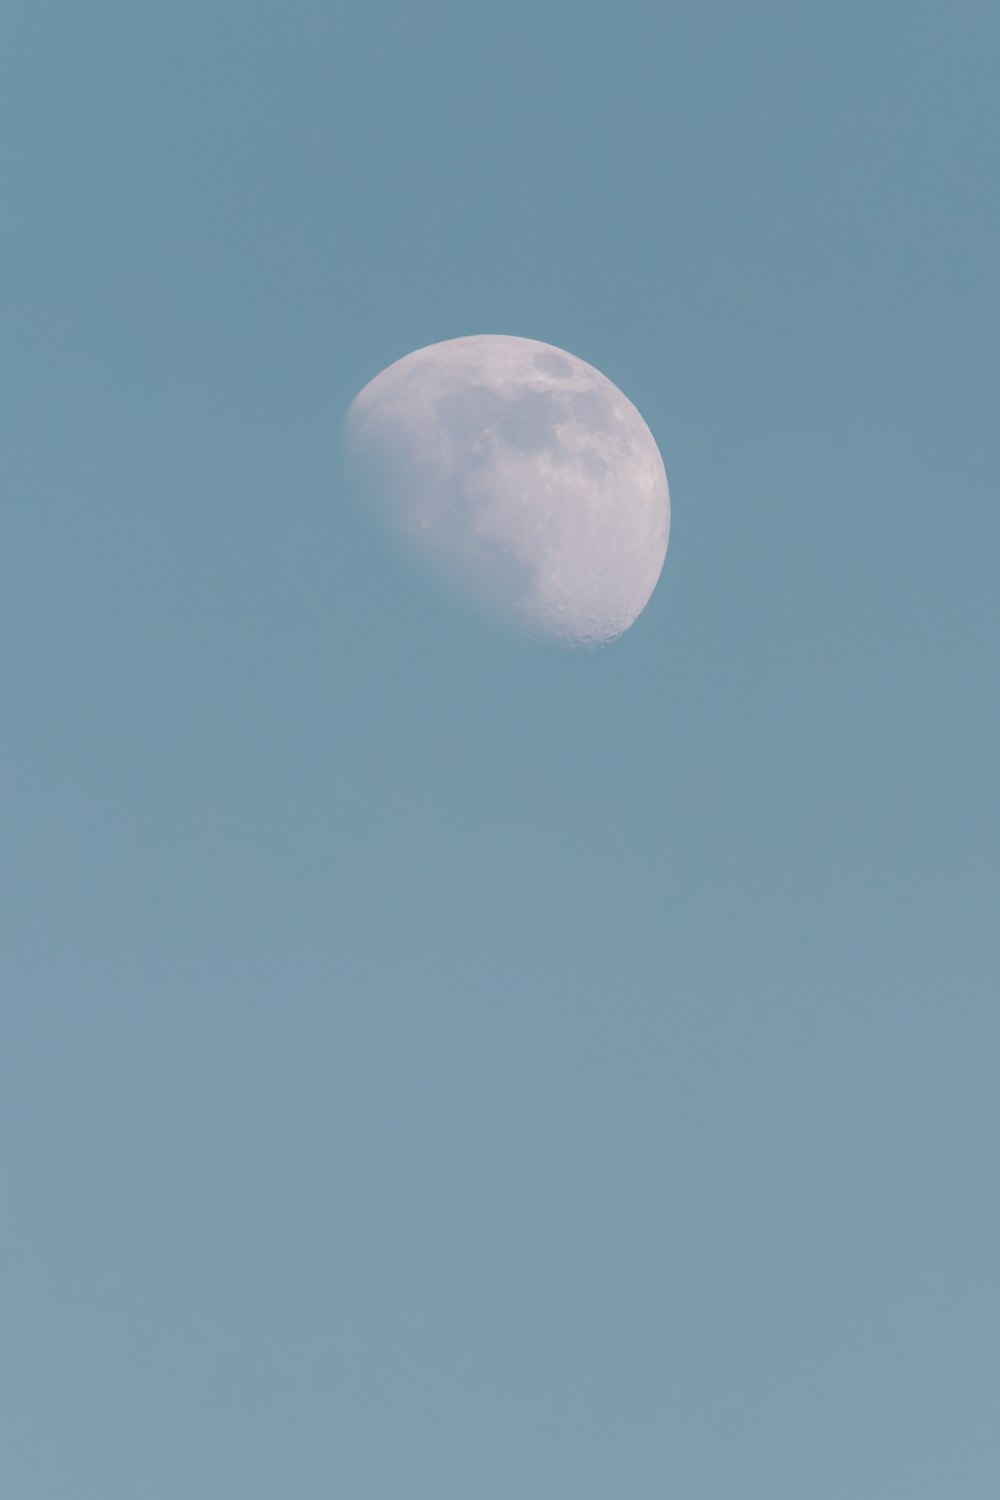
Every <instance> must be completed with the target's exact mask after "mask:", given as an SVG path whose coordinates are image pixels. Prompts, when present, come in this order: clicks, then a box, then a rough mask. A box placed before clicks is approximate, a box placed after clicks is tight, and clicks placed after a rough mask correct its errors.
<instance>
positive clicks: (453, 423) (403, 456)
mask: <svg viewBox="0 0 1000 1500" xmlns="http://www.w3.org/2000/svg"><path fill="white" fill-rule="evenodd" d="M344 440H345V448H346V455H347V472H348V476H349V477H350V478H351V480H352V481H353V482H355V483H356V484H357V485H358V486H359V488H361V489H362V490H363V491H364V492H365V493H366V495H367V496H368V498H369V499H370V501H371V502H372V503H373V504H374V506H375V508H376V510H377V512H378V514H379V516H380V517H381V519H382V521H383V522H384V523H385V524H386V525H387V527H388V528H389V530H390V532H391V533H392V534H393V535H394V536H395V537H396V538H397V540H399V541H401V542H402V543H403V544H404V545H405V547H406V548H407V550H408V551H409V552H410V553H411V554H412V555H413V556H414V557H415V558H416V559H417V560H418V561H419V562H420V563H421V564H422V565H423V566H424V567H425V568H426V569H428V570H430V571H431V572H433V573H434V574H436V575H437V576H439V577H440V578H442V579H444V580H445V581H446V583H447V584H448V585H449V586H450V588H451V589H452V590H454V591H457V592H458V593H460V594H461V595H463V596H464V597H465V598H466V599H467V600H468V601H469V602H471V603H473V604H474V605H476V606H477V607H479V608H480V609H484V610H486V611H487V612H488V613H490V614H491V615H493V616H494V617H495V618H497V619H499V620H501V621H502V622H504V623H505V624H507V625H510V626H513V627H514V628H515V629H516V630H518V631H520V632H522V633H524V634H526V635H528V636H532V637H534V638H536V639H540V640H544V641H549V642H552V643H554V644H561V645H569V646H574V645H587V646H597V645H601V644H603V643H604V642H606V641H611V640H614V639H615V638H616V637H617V636H620V635H621V634H622V632H623V631H625V630H627V629H628V627H629V626H630V625H631V624H632V622H633V621H634V620H635V619H636V617H637V616H638V615H639V614H640V613H641V611H642V610H643V608H644V607H645V605H646V603H647V601H648V599H649V596H650V595H651V594H652V592H653V589H654V588H655V586H656V581H657V579H658V578H659V576H660V570H661V568H662V567H663V559H664V557H665V555H666V550H667V536H668V532H669V527H670V495H669V491H668V489H667V476H666V473H665V472H664V468H663V460H662V459H661V458H660V454H659V450H658V448H657V446H656V443H655V442H654V440H653V436H652V434H651V433H650V431H649V428H648V427H647V426H646V424H645V422H644V421H643V420H642V417H641V416H640V415H639V413H638V412H637V411H636V409H635V407H634V406H633V405H632V403H631V401H629V400H628V398H627V397H626V396H624V395H623V394H622V392H621V391H620V390H619V389H618V388H617V386H615V385H612V383H611V381H610V380H608V379H607V378H606V377H605V376H604V375H602V374H601V373H600V371H599V370H595V369H594V368H593V366H592V365H588V364H585V363H584V361H583V360H582V359H577V358H576V356H575V355H573V354H567V353H566V351H565V350H564V349H556V348H554V347H553V346H552V345H551V344H541V343H537V342H536V341H535V340H534V339H522V338H513V337H510V336H508V335H506V334H482V335H478V336H476V337H472V338H460V339H449V340H447V341H446V342H445V343H441V344H431V345H430V346H429V347H427V348H426V349H418V350H416V351H415V353H413V354H408V355H406V357H405V358H404V359H400V360H397V362H396V363H395V364H393V365H390V366H389V367H388V369H386V370H383V371H382V373H381V375H376V377H375V379H374V380H372V381H371V382H370V383H369V384H368V385H366V386H365V388H364V390H362V391H361V392H360V393H359V394H358V395H357V396H356V397H355V399H354V401H353V402H352V403H351V406H350V409H349V410H348V413H347V419H346V422H345V427H344Z"/></svg>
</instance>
